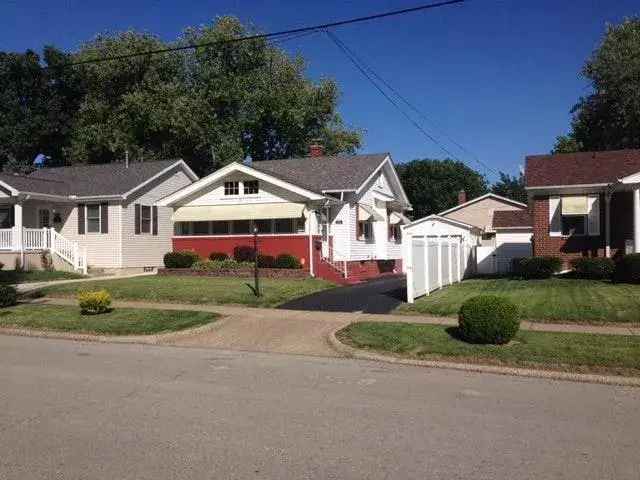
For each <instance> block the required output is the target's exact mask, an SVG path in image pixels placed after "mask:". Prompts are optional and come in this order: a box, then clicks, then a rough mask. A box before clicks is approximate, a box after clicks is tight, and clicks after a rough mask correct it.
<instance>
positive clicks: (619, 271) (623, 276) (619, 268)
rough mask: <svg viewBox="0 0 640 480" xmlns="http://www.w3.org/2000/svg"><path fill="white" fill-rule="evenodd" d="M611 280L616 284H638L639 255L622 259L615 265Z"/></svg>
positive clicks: (631, 255)
mask: <svg viewBox="0 0 640 480" xmlns="http://www.w3.org/2000/svg"><path fill="white" fill-rule="evenodd" d="M613 278H614V280H615V281H616V282H623V283H640V253H632V254H629V255H625V256H624V257H622V258H621V259H620V260H619V261H618V263H617V264H616V267H615V270H614V273H613Z"/></svg>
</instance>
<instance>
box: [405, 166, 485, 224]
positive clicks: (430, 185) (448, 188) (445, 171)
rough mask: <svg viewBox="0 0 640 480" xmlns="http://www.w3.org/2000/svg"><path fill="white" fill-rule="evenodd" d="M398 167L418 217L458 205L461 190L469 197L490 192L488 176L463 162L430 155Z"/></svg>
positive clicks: (414, 213) (415, 216)
mask: <svg viewBox="0 0 640 480" xmlns="http://www.w3.org/2000/svg"><path fill="white" fill-rule="evenodd" d="M396 169H397V171H398V175H399V176H400V180H401V181H402V185H403V187H404V189H405V191H406V192H407V196H408V197H409V200H410V202H411V204H412V205H413V212H412V215H413V217H414V218H420V217H424V216H426V215H431V214H434V213H438V212H441V211H443V210H446V209H448V208H451V207H454V206H456V205H457V203H458V193H459V192H460V190H464V191H465V192H466V193H467V198H469V199H472V198H476V197H479V196H480V195H484V194H485V193H487V192H488V191H489V189H488V187H487V181H486V179H485V178H484V177H483V176H482V175H480V174H479V173H478V172H476V171H475V170H473V169H471V168H469V167H468V166H466V165H465V164H464V163H462V162H460V161H454V160H450V159H446V160H432V159H428V158H427V159H423V160H413V161H411V162H408V163H403V164H399V165H397V166H396Z"/></svg>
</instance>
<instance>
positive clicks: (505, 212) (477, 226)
mask: <svg viewBox="0 0 640 480" xmlns="http://www.w3.org/2000/svg"><path fill="white" fill-rule="evenodd" d="M403 232H404V235H405V236H407V237H410V236H426V237H431V238H448V239H451V238H454V239H459V240H460V242H462V243H464V244H466V245H469V246H475V247H478V248H477V259H476V261H477V271H478V273H486V274H491V273H498V272H500V273H502V272H506V271H509V270H510V268H511V263H512V260H513V259H514V258H521V257H525V256H529V255H531V235H532V226H531V219H530V213H529V210H528V207H527V205H526V204H524V203H520V202H517V201H515V200H511V199H509V198H505V197H501V196H499V195H496V194H493V193H487V194H486V195H482V196H480V197H477V198H474V199H471V200H468V201H467V198H466V193H465V192H463V191H462V192H460V193H459V195H458V205H456V206H455V207H453V208H450V209H447V210H445V211H443V212H440V213H439V214H437V215H429V216H427V217H424V218H421V219H418V220H415V221H413V222H411V223H410V224H408V225H406V226H404V227H403ZM407 248H408V247H407Z"/></svg>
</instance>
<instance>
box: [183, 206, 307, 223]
mask: <svg viewBox="0 0 640 480" xmlns="http://www.w3.org/2000/svg"><path fill="white" fill-rule="evenodd" d="M303 213H304V204H303V203H255V204H244V205H207V206H198V207H179V208H176V210H175V211H174V212H173V216H172V217H171V220H173V221H174V222H201V221H209V220H212V221H216V220H221V221H224V220H261V219H265V220H268V219H272V218H300V217H302V216H303Z"/></svg>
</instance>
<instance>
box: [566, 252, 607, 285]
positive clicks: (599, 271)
mask: <svg viewBox="0 0 640 480" xmlns="http://www.w3.org/2000/svg"><path fill="white" fill-rule="evenodd" d="M571 264H572V265H573V269H574V270H575V273H576V276H578V277H580V278H588V279H591V280H606V279H610V278H611V277H612V276H613V271H614V270H615V268H616V264H615V262H614V261H613V260H611V259H610V258H587V257H585V258H578V259H576V260H574V261H573V262H571Z"/></svg>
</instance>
